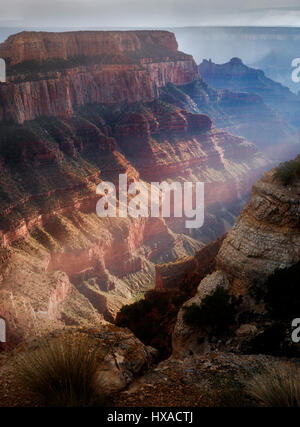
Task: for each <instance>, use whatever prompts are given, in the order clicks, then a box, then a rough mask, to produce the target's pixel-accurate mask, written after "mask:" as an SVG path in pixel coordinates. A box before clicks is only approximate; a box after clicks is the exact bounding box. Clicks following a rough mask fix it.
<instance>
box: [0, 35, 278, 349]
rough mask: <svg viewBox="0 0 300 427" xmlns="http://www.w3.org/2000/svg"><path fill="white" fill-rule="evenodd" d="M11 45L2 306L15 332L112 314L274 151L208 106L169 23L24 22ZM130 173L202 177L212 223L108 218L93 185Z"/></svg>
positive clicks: (240, 200) (225, 218) (1, 131)
mask: <svg viewBox="0 0 300 427" xmlns="http://www.w3.org/2000/svg"><path fill="white" fill-rule="evenodd" d="M0 56H1V57H3V58H5V60H6V62H7V74H8V78H7V82H6V83H1V84H0V164H1V171H0V188H1V189H0V191H1V212H0V236H1V240H0V241H1V248H0V251H1V254H0V259H1V266H0V298H1V305H0V316H1V317H3V318H4V319H5V320H6V321H7V330H8V344H9V345H10V346H13V345H15V344H16V343H18V342H19V341H21V340H23V339H24V338H29V337H32V335H34V336H36V335H40V334H43V333H46V332H48V331H51V330H53V329H57V328H61V327H64V326H76V325H77V326H80V325H81V326H85V327H89V326H95V325H103V324H106V323H107V322H113V321H114V319H115V317H116V314H117V312H118V311H119V310H120V308H121V307H122V306H124V304H128V303H130V302H133V301H134V300H135V299H136V298H139V297H140V296H142V295H143V294H144V292H146V291H148V290H149V289H151V288H152V287H153V286H154V274H155V265H156V264H158V263H165V262H168V261H172V260H174V259H177V258H179V257H182V256H189V255H191V254H193V253H194V252H195V251H196V250H199V249H201V248H203V247H204V245H205V244H207V243H209V242H211V241H213V240H215V239H216V238H218V237H219V236H220V235H222V234H224V233H226V232H227V231H228V230H229V229H230V227H231V226H232V225H233V222H234V220H235V218H236V217H237V215H238V214H239V212H240V209H241V207H242V206H243V204H244V203H245V202H246V200H247V197H248V194H249V191H250V189H251V186H252V184H253V183H254V182H255V181H256V180H257V179H258V178H259V177H260V176H261V174H262V172H263V171H264V170H265V169H267V168H269V167H270V166H271V164H272V163H271V162H270V161H269V160H268V159H267V158H266V157H265V156H264V155H263V154H262V153H261V151H259V149H258V148H257V147H256V146H255V145H254V144H253V143H252V142H249V141H248V140H247V139H245V138H244V137H241V136H236V135H234V134H233V133H229V132H228V131H226V130H224V129H219V128H218V127H216V126H215V122H214V118H213V117H212V118H210V117H209V116H210V114H209V111H202V112H201V111H200V110H199V108H198V107H197V105H196V101H195V100H197V99H198V101H199V94H200V92H199V87H200V86H201V85H203V80H202V79H201V77H200V75H199V71H198V68H197V65H196V63H195V62H194V60H193V58H192V57H191V56H190V55H186V54H184V53H182V52H179V51H178V48H177V42H176V39H175V37H174V35H173V34H172V33H169V32H166V31H128V32H117V31H114V32H101V31H100V32H93V31H92V32H90V31H83V32H70V33H43V32H41V33H40V32H23V33H20V34H17V35H13V36H10V37H9V38H8V39H7V41H5V42H4V43H2V44H1V45H0ZM174 94H175V95H174ZM171 95H172V96H171ZM180 100H182V101H180ZM199 103H200V101H199ZM120 173H126V174H127V176H128V182H133V181H138V180H141V181H142V182H143V183H145V185H146V186H147V185H148V184H149V183H151V182H152V181H155V182H157V181H158V182H160V181H162V180H167V181H169V182H172V181H179V182H184V181H191V182H195V181H201V182H204V183H205V221H204V226H203V227H202V228H200V229H196V230H188V229H186V228H185V227H184V222H185V219H184V218H174V217H171V218H167V219H163V218H140V217H139V218H113V219H112V218H99V217H98V216H97V215H96V203H97V201H98V199H99V197H98V196H97V194H96V186H97V184H98V183H99V182H101V181H110V182H112V183H115V184H116V183H117V182H118V175H119V174H120Z"/></svg>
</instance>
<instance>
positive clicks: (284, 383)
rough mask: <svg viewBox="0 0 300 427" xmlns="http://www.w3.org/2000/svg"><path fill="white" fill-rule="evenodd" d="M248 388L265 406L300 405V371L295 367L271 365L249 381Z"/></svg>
mask: <svg viewBox="0 0 300 427" xmlns="http://www.w3.org/2000/svg"><path fill="white" fill-rule="evenodd" d="M246 390H247V392H248V393H249V395H250V396H252V397H253V398H254V399H256V400H257V401H259V402H260V403H261V404H262V405H264V406H271V407H299V406H300V372H299V370H296V369H295V367H294V368H292V367H289V366H284V365H279V364H278V365H276V366H273V367H270V366H269V367H267V368H266V369H265V371H264V372H263V373H261V374H259V375H256V376H255V377H253V378H252V379H251V380H250V381H249V383H248V384H247V385H246Z"/></svg>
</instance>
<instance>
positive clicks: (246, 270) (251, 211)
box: [217, 170, 300, 289]
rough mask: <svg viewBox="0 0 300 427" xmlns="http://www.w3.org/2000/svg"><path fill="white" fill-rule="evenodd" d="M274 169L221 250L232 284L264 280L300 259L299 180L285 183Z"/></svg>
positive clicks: (248, 284) (256, 187)
mask: <svg viewBox="0 0 300 427" xmlns="http://www.w3.org/2000/svg"><path fill="white" fill-rule="evenodd" d="M273 173H274V170H272V171H270V172H268V173H267V174H265V175H264V177H263V178H262V179H261V180H260V181H258V182H257V183H256V184H255V185H254V186H253V190H252V194H251V197H250V200H249V202H248V203H247V205H246V206H245V208H244V209H243V211H242V213H241V215H240V217H239V218H238V220H237V222H236V224H235V225H234V227H233V228H232V230H231V231H230V232H229V233H228V236H227V237H226V239H225V241H224V244H223V246H222V247H221V249H220V252H219V254H218V258H217V260H218V261H217V263H218V266H219V268H221V269H222V270H223V271H224V272H226V274H227V275H228V277H230V279H231V283H232V287H233V288H236V289H239V288H240V285H239V284H243V287H245V288H246V289H247V288H249V287H251V286H253V285H254V284H257V285H259V284H263V283H264V282H265V281H266V278H267V277H268V276H270V275H271V274H272V273H273V272H274V270H276V269H278V268H285V267H289V266H291V265H293V264H295V263H297V262H298V261H300V233H299V230H300V198H299V194H300V187H299V182H295V183H294V184H293V185H291V186H282V185H280V184H279V183H278V181H277V180H275V179H274V178H273Z"/></svg>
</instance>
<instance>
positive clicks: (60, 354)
mask: <svg viewBox="0 0 300 427" xmlns="http://www.w3.org/2000/svg"><path fill="white" fill-rule="evenodd" d="M103 358H104V356H103V355H102V356H100V355H99V352H98V351H97V348H92V347H91V346H89V342H88V338H87V337H85V336H82V337H78V336H76V339H74V338H72V336H70V337H68V336H62V337H60V338H56V339H53V340H51V341H48V342H46V341H44V342H43V343H41V344H40V346H39V347H38V348H37V349H35V350H33V351H27V352H26V353H24V354H23V355H20V356H18V359H17V371H18V375H19V380H20V382H21V384H22V385H23V386H24V387H26V388H27V389H29V390H31V391H32V392H34V393H36V394H37V395H39V396H40V398H41V400H42V402H43V404H45V405H46V406H61V407H76V406H80V407H86V406H93V405H99V406H101V405H103V404H104V398H103V396H101V393H100V391H99V385H98V382H97V372H98V369H99V365H100V364H101V359H102V360H103Z"/></svg>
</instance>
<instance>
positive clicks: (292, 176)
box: [274, 160, 300, 185]
mask: <svg viewBox="0 0 300 427" xmlns="http://www.w3.org/2000/svg"><path fill="white" fill-rule="evenodd" d="M274 178H275V179H277V180H278V181H280V182H281V184H282V185H288V184H292V183H293V182H294V181H295V180H296V179H299V178H300V161H299V160H290V161H288V162H284V163H280V165H279V166H278V168H277V169H276V171H275V172H274Z"/></svg>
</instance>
